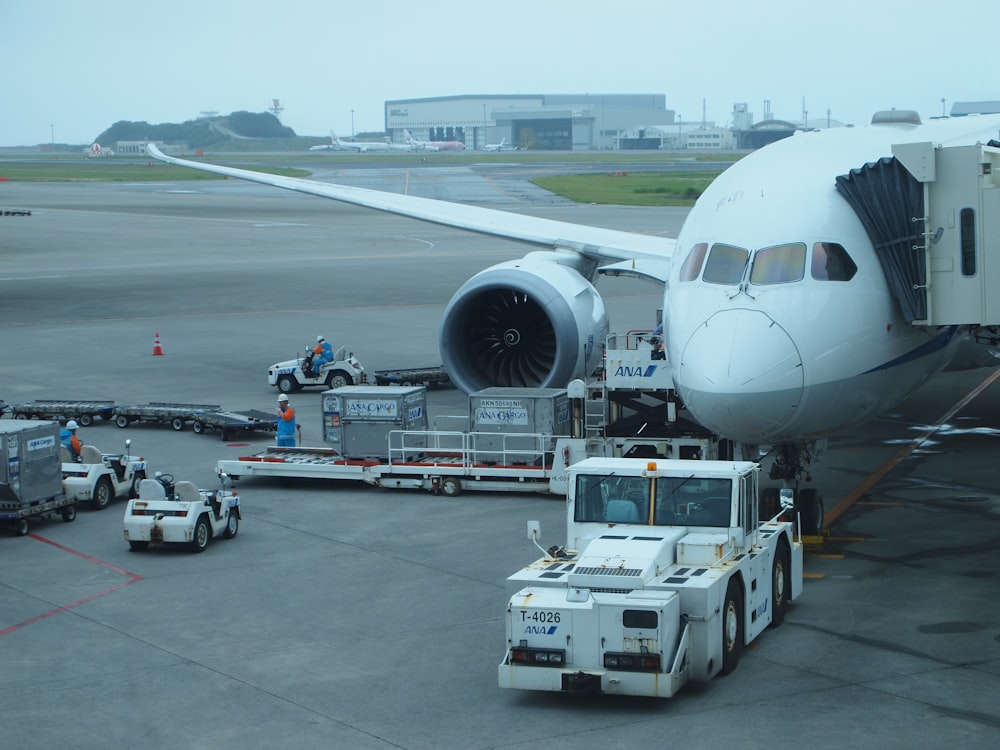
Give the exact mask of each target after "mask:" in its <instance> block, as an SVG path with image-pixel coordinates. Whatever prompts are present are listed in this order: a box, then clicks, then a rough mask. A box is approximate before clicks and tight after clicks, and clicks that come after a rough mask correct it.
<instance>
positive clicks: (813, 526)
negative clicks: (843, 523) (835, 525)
mask: <svg viewBox="0 0 1000 750" xmlns="http://www.w3.org/2000/svg"><path fill="white" fill-rule="evenodd" d="M795 510H796V511H798V513H799V517H800V519H801V521H802V534H803V535H804V536H820V535H821V534H822V533H823V497H822V495H820V494H819V492H818V491H816V490H802V491H801V492H799V493H798V494H797V495H796V497H795Z"/></svg>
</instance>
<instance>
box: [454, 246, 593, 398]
mask: <svg viewBox="0 0 1000 750" xmlns="http://www.w3.org/2000/svg"><path fill="white" fill-rule="evenodd" d="M595 268H596V265H595V264H594V262H593V261H590V260H588V259H587V258H585V257H583V256H581V255H579V254H577V253H569V252H567V253H561V252H534V253H529V254H528V255H526V256H525V257H524V258H521V259H519V260H514V261H508V262H506V263H499V264H497V265H495V266H491V267H490V268H487V269H485V270H483V271H480V272H479V273H478V274H476V275H475V276H473V277H472V278H471V279H469V280H468V281H467V282H466V283H465V284H464V285H463V286H462V287H461V289H459V290H458V291H457V292H455V295H454V296H453V297H452V298H451V301H450V302H449V303H448V307H447V308H446V309H445V312H444V322H443V324H442V326H441V341H440V345H441V358H442V360H443V362H444V367H445V370H446V371H447V372H448V376H449V377H450V378H451V380H452V382H453V383H455V385H456V386H458V387H459V388H461V389H462V390H463V391H465V392H466V393H472V392H474V391H478V390H481V389H483V388H489V387H492V386H503V387H513V388H518V387H520V388H565V387H566V385H567V383H569V381H570V380H572V379H574V378H586V376H588V375H590V374H591V372H593V370H595V369H596V368H597V367H598V366H599V365H600V363H601V357H602V352H603V345H604V340H605V338H606V336H607V333H608V317H607V312H606V311H605V309H604V301H603V300H602V299H601V296H600V295H599V294H598V293H597V290H596V289H595V288H594V286H593V284H591V283H590V281H589V280H588V277H592V275H593V273H594V272H595Z"/></svg>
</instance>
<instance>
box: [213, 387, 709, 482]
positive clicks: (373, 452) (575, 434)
mask: <svg viewBox="0 0 1000 750" xmlns="http://www.w3.org/2000/svg"><path fill="white" fill-rule="evenodd" d="M584 393H585V387H584V384H583V383H582V382H580V381H576V382H575V383H574V384H572V387H571V388H567V389H521V388H507V389H503V388H488V389H484V390H482V391H479V392H477V393H475V394H471V395H470V397H469V402H470V414H469V416H468V417H460V416H455V417H442V421H451V420H455V421H456V422H458V423H459V424H462V425H464V426H465V429H462V430H430V429H427V420H426V412H425V408H424V407H425V404H424V394H425V388H424V387H422V386H408V387H404V386H393V385H389V386H345V387H343V388H337V389H332V390H329V391H326V392H325V393H324V394H323V398H322V399H321V409H322V416H323V430H324V440H325V442H326V443H327V445H328V446H333V447H315V448H308V447H299V448H280V447H272V448H268V449H267V450H264V451H262V452H260V453H256V454H253V455H249V456H241V457H239V458H238V459H226V460H221V461H219V462H218V463H217V468H218V470H219V471H222V472H225V473H227V474H230V475H231V476H233V477H234V478H235V477H245V476H259V477H282V478H290V477H302V478H313V479H315V478H325V479H349V480H356V481H361V482H365V483H367V484H371V485H374V486H378V487H391V488H408V489H424V490H428V491H431V492H435V493H438V492H440V493H443V494H445V495H449V496H453V495H458V494H461V493H462V492H463V491H466V490H479V491H488V492H535V493H550V494H558V495H565V494H566V487H567V484H566V482H567V472H566V469H567V467H568V466H569V465H570V464H572V463H574V462H576V461H579V460H581V459H583V458H586V457H587V456H606V455H612V454H611V453H609V451H612V450H617V449H618V445H617V443H616V442H614V441H612V440H609V439H608V438H606V437H603V436H594V437H583V436H582V432H583V425H582V414H583V410H584V409H583V403H582V402H583V396H584ZM571 422H575V423H576V424H575V425H574V426H573V427H570V423H571ZM470 426H471V427H472V429H471V430H470V429H469V427H470ZM515 429H517V430H520V431H514V430H515ZM674 441H675V443H676V444H671V445H670V446H667V444H668V443H670V442H671V439H670V438H659V439H658V443H657V445H656V447H657V448H658V449H660V450H668V451H669V452H670V453H671V455H677V453H679V452H683V451H684V450H688V449H690V450H691V452H692V453H700V455H699V457H703V456H705V455H707V453H708V451H709V450H710V449H711V447H712V446H711V444H710V443H709V441H708V440H699V439H695V438H691V437H688V436H683V437H678V438H676V439H674ZM696 448H698V450H696Z"/></svg>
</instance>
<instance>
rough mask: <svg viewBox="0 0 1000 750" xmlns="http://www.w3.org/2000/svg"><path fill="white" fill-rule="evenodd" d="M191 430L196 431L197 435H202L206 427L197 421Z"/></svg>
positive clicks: (192, 424)
mask: <svg viewBox="0 0 1000 750" xmlns="http://www.w3.org/2000/svg"><path fill="white" fill-rule="evenodd" d="M191 429H192V430H194V432H195V434H197V435H200V434H201V433H203V432H204V431H205V425H204V424H203V423H202V422H199V421H198V420H197V419H196V420H194V421H193V422H192V423H191Z"/></svg>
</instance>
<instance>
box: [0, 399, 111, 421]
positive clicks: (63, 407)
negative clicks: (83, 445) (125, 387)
mask: <svg viewBox="0 0 1000 750" xmlns="http://www.w3.org/2000/svg"><path fill="white" fill-rule="evenodd" d="M8 408H9V409H10V412H11V414H12V415H13V416H14V419H54V420H57V421H62V422H66V421H68V420H70V419H75V420H76V422H77V424H79V425H80V426H81V427H89V426H90V425H91V424H93V423H94V420H96V419H98V418H100V419H102V420H105V421H108V420H110V419H111V417H112V415H113V414H114V410H115V402H114V401H60V400H51V401H50V400H37V401H30V402H28V403H24V404H12V405H10V406H8Z"/></svg>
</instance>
